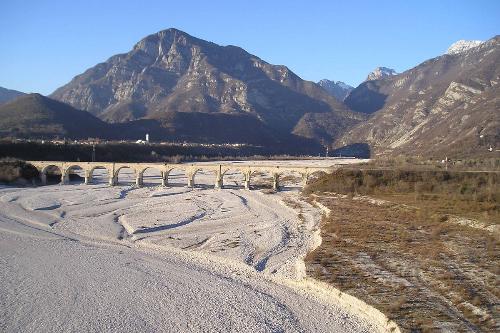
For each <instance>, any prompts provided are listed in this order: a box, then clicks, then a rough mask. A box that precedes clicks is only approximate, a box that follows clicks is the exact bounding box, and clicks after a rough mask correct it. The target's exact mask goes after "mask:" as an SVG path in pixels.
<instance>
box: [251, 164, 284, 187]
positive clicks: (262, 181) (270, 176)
mask: <svg viewBox="0 0 500 333" xmlns="http://www.w3.org/2000/svg"><path fill="white" fill-rule="evenodd" d="M276 175H278V174H277V173H276V172H273V170H270V169H260V168H259V169H256V170H252V171H251V172H250V177H249V181H252V184H253V186H252V187H253V188H256V189H273V188H274V187H275V186H274V185H275V180H276Z"/></svg>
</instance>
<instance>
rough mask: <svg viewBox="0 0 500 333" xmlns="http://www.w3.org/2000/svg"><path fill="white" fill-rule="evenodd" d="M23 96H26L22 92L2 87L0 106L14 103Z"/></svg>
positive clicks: (0, 88)
mask: <svg viewBox="0 0 500 333" xmlns="http://www.w3.org/2000/svg"><path fill="white" fill-rule="evenodd" d="M22 95H24V93H22V92H20V91H17V90H10V89H6V88H2V87H0V105H1V104H4V103H7V102H9V101H12V100H13V99H16V98H17V97H19V96H22Z"/></svg>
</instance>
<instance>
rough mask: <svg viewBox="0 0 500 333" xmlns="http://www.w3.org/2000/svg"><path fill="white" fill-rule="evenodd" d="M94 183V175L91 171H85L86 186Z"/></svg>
mask: <svg viewBox="0 0 500 333" xmlns="http://www.w3.org/2000/svg"><path fill="white" fill-rule="evenodd" d="M91 183H92V174H91V173H90V171H85V185H89V184H91Z"/></svg>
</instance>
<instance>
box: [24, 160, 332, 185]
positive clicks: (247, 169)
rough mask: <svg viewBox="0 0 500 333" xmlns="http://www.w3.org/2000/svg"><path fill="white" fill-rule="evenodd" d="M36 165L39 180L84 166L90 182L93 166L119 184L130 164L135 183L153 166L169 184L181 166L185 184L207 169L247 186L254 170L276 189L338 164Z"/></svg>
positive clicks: (64, 176)
mask: <svg viewBox="0 0 500 333" xmlns="http://www.w3.org/2000/svg"><path fill="white" fill-rule="evenodd" d="M27 163H29V164H31V165H33V166H34V167H36V168H37V169H38V171H39V173H40V178H41V181H42V184H47V173H48V172H49V170H54V169H59V171H60V173H61V184H67V183H69V175H70V174H71V173H74V172H75V171H76V170H83V172H84V173H85V184H91V183H92V177H93V173H94V171H95V170H96V169H106V171H107V174H108V177H109V179H108V182H109V185H110V186H115V185H117V184H118V175H119V172H120V170H122V169H124V168H129V169H131V170H133V172H134V175H135V185H136V186H138V187H141V186H143V184H144V172H145V171H146V170H147V169H156V170H158V171H159V172H160V174H161V184H162V185H163V186H168V182H169V175H170V173H171V172H172V171H173V170H174V169H175V170H182V171H183V172H184V173H185V174H186V177H187V186H188V187H194V186H195V183H194V180H195V175H196V173H197V172H199V171H202V170H203V171H208V172H212V173H214V174H215V184H214V187H215V188H222V187H223V186H224V175H225V174H226V173H227V172H228V171H230V170H232V171H237V172H239V173H241V174H242V175H243V178H244V187H245V188H246V189H250V181H251V179H252V175H255V174H256V173H266V174H270V175H272V187H273V189H274V190H276V191H278V190H279V188H280V177H281V176H282V175H284V174H287V173H296V174H299V175H300V177H301V183H302V186H305V185H306V183H307V180H308V178H309V176H311V175H312V174H313V173H316V172H325V173H331V172H333V171H334V170H335V169H336V168H338V167H339V166H340V165H335V166H329V167H320V166H313V165H309V166H308V165H296V166H295V165H293V166H292V165H290V166H283V165H271V166H266V165H259V164H257V163H241V164H240V163H192V164H188V163H182V164H169V163H110V162H68V161H27Z"/></svg>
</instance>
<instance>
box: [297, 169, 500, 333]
mask: <svg viewBox="0 0 500 333" xmlns="http://www.w3.org/2000/svg"><path fill="white" fill-rule="evenodd" d="M372 176H373V175H372ZM431 179H432V178H431ZM364 181H365V179H363V184H364ZM400 181H401V179H398V181H396V182H394V184H398V183H399V184H398V186H400V188H405V187H406V188H412V186H411V184H410V185H408V184H401V182H400ZM366 182H367V183H368V184H372V183H377V182H378V180H377V179H370V178H366ZM353 183H355V182H354V181H353V182H351V183H349V182H348V181H346V182H344V184H340V185H339V186H344V185H345V184H348V185H349V184H353ZM323 184H324V183H323ZM337 185H338V184H337ZM358 185H359V183H358ZM426 186H427V184H425V183H423V184H422V189H421V190H419V191H420V193H418V195H415V193H414V192H410V191H407V192H406V193H405V192H404V191H401V192H399V193H394V192H395V191H394V192H393V193H390V192H389V191H387V187H386V188H385V189H384V190H386V191H385V192H384V191H381V190H380V189H379V188H377V187H374V191H373V192H372V193H373V194H372V195H371V196H372V197H375V198H383V199H385V200H389V201H387V202H386V203H384V204H380V203H375V202H372V201H369V200H368V199H360V198H359V197H355V195H354V194H353V193H352V192H349V191H346V192H347V193H350V194H351V198H349V197H340V196H337V195H334V194H331V193H322V192H320V191H318V192H314V193H313V194H315V196H314V197H313V199H315V200H319V201H320V202H321V203H322V204H324V205H326V206H328V207H329V208H330V209H331V210H332V214H331V216H330V217H328V218H325V220H324V221H323V224H322V228H321V235H322V238H323V241H322V244H321V246H320V247H319V248H318V249H316V250H315V251H314V252H313V253H310V254H309V255H308V256H307V258H306V265H307V269H308V273H309V274H310V275H312V276H314V277H316V278H318V279H320V280H323V281H326V282H328V283H331V284H333V285H334V286H336V287H337V288H339V289H341V290H343V291H345V292H347V293H350V294H352V295H354V296H356V297H359V298H361V299H363V300H364V301H366V302H367V303H369V304H372V305H374V306H375V307H377V308H378V309H380V310H381V311H382V312H384V313H385V314H386V315H387V316H388V317H389V318H391V319H394V320H395V321H396V322H397V323H398V324H399V325H400V327H401V328H402V329H403V330H405V331H412V332H434V331H439V330H441V329H444V328H445V327H446V328H448V329H449V330H450V331H457V332H493V331H498V330H499V328H500V326H499V325H500V324H499V322H500V318H499V311H498V310H499V304H500V300H499V297H500V291H499V288H498V285H499V282H500V279H499V273H500V271H499V267H500V265H499V262H500V251H499V237H498V234H495V233H491V232H489V231H486V230H482V229H475V228H471V227H468V226H463V225H458V224H456V223H453V222H452V220H451V219H450V218H449V215H448V214H450V213H454V214H455V215H460V214H457V212H462V209H463V211H464V212H465V211H466V209H469V210H471V211H469V213H470V212H472V215H474V216H483V215H482V213H484V212H485V211H486V212H488V209H486V208H484V207H486V206H482V205H483V204H484V205H488V204H491V202H482V201H477V202H472V203H470V204H469V205H468V203H464V202H463V201H461V200H459V199H458V201H455V200H457V199H455V198H450V197H449V196H448V195H445V194H444V193H449V192H446V191H444V190H440V191H439V192H438V191H434V192H432V191H429V188H428V187H426ZM453 186H455V185H454V184H445V185H442V184H441V189H447V190H449V189H450V188H452V187H453ZM360 187H361V186H360ZM368 187H371V185H369V186H368ZM358 188H359V187H358ZM412 191H415V188H414V187H413V188H412ZM426 191H428V192H426ZM311 192H312V191H311V190H309V193H311ZM325 192H334V191H325ZM433 195H436V196H437V198H434V197H432V198H431V199H429V198H430V197H431V196H433ZM353 196H354V199H353V198H352V197H353ZM457 203H462V204H463V207H462V206H460V205H458V207H460V208H458V209H457V205H456V204H457ZM493 204H494V203H493ZM495 209H496V208H495ZM488 214H490V213H488ZM492 216H495V215H491V214H490V215H488V216H486V217H485V216H483V218H484V219H486V220H487V221H489V223H490V224H491V223H494V221H492V219H491V218H492ZM496 222H498V221H496Z"/></svg>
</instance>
